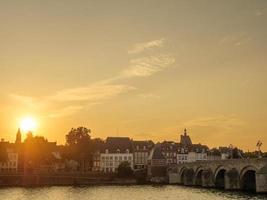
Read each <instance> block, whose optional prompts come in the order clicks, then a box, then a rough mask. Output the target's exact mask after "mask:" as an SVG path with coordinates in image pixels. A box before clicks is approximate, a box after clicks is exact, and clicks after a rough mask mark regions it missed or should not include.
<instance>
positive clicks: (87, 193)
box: [0, 185, 267, 200]
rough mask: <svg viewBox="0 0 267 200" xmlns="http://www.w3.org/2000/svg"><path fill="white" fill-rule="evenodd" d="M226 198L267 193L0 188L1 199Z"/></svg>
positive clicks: (140, 188) (144, 188)
mask: <svg viewBox="0 0 267 200" xmlns="http://www.w3.org/2000/svg"><path fill="white" fill-rule="evenodd" d="M66 199H68V200H69V199H71V200H85V199H87V200H162V199H164V200H228V199H231V200H233V199H255V200H256V199H257V200H258V199H267V195H256V194H255V195H254V194H246V193H241V192H240V193H239V192H226V191H219V190H215V189H203V188H190V187H183V186H170V185H169V186H147V185H146V186H143V185H139V186H86V187H65V186H64V187H63V186H62V187H36V188H1V189H0V200H66Z"/></svg>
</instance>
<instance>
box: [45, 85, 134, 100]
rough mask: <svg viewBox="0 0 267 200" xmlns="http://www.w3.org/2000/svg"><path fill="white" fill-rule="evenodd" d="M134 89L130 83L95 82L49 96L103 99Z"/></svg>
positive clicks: (70, 98)
mask: <svg viewBox="0 0 267 200" xmlns="http://www.w3.org/2000/svg"><path fill="white" fill-rule="evenodd" d="M133 89H135V88H134V87H131V86H128V85H116V84H93V85H90V86H87V87H77V88H71V89H64V90H61V91H58V92H57V93H56V94H55V95H54V96H50V97H49V98H50V99H52V100H56V101H101V100H104V99H107V98H111V97H114V96H117V95H119V94H121V93H123V92H126V91H129V90H133Z"/></svg>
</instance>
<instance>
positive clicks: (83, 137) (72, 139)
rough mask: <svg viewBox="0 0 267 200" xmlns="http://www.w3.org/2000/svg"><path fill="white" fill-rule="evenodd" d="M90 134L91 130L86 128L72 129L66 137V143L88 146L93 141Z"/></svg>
mask: <svg viewBox="0 0 267 200" xmlns="http://www.w3.org/2000/svg"><path fill="white" fill-rule="evenodd" d="M90 133H91V130H90V129H87V128H85V127H78V128H72V129H71V130H70V132H69V133H68V134H67V135H66V143H67V145H76V144H79V145H81V144H86V143H88V142H90V140H91V136H90V135H89V134H90Z"/></svg>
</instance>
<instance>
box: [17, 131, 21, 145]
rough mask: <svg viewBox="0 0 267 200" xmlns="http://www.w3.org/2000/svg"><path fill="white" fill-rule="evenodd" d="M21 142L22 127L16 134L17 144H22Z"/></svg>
mask: <svg viewBox="0 0 267 200" xmlns="http://www.w3.org/2000/svg"><path fill="white" fill-rule="evenodd" d="M20 143H21V132H20V128H19V129H18V132H17V135H16V144H20Z"/></svg>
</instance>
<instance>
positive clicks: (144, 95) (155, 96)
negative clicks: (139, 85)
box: [138, 93, 160, 99]
mask: <svg viewBox="0 0 267 200" xmlns="http://www.w3.org/2000/svg"><path fill="white" fill-rule="evenodd" d="M138 96H139V97H141V98H143V99H160V96H159V95H156V94H151V93H148V94H139V95H138Z"/></svg>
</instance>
